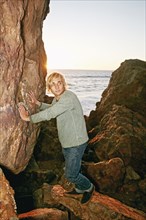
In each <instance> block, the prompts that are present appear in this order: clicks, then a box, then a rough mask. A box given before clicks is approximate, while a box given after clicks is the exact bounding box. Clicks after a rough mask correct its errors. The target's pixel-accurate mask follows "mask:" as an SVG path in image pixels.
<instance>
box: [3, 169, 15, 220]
mask: <svg viewBox="0 0 146 220" xmlns="http://www.w3.org/2000/svg"><path fill="white" fill-rule="evenodd" d="M0 219H1V220H9V219H13V220H18V218H17V207H16V203H15V200H14V190H13V189H12V187H11V186H10V185H9V182H8V180H7V179H6V178H5V176H4V174H3V172H2V170H1V169H0Z"/></svg>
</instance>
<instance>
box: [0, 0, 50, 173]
mask: <svg viewBox="0 0 146 220" xmlns="http://www.w3.org/2000/svg"><path fill="white" fill-rule="evenodd" d="M48 9H49V0H36V1H29V0H25V1H15V0H6V1H5V0H4V1H3V0H1V2H0V14H1V50H0V58H1V81H0V97H1V99H0V128H1V131H0V164H1V165H3V166H4V167H7V168H8V169H9V170H11V171H12V172H14V173H19V172H20V171H22V170H24V169H25V167H26V166H27V164H28V161H29V160H30V158H31V156H32V152H33V149H34V145H35V143H36V138H37V136H38V131H39V126H38V125H31V124H30V123H27V122H23V121H22V120H21V119H20V117H19V114H18V110H17V103H18V102H20V101H23V102H24V103H26V102H27V101H28V96H27V92H29V91H30V90H33V91H34V93H35V94H36V96H37V98H39V99H40V100H43V96H44V94H45V76H46V68H45V65H46V54H45V51H44V45H43V42H42V26H43V20H44V18H45V16H46V14H47V12H48ZM27 103H28V102H27ZM29 107H30V106H28V109H29ZM31 109H33V110H32V112H33V111H34V107H32V108H31ZM6 158H7V159H6Z"/></svg>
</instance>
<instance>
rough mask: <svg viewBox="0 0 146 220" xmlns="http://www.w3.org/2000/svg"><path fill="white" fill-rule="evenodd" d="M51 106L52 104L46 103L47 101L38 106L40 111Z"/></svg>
mask: <svg viewBox="0 0 146 220" xmlns="http://www.w3.org/2000/svg"><path fill="white" fill-rule="evenodd" d="M51 106H52V104H47V103H43V102H42V103H41V106H40V108H39V109H40V111H42V110H45V109H47V108H49V107H51Z"/></svg>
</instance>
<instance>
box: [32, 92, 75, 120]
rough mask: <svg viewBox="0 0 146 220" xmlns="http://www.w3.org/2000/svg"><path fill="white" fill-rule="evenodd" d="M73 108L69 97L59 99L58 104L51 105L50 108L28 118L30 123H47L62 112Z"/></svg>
mask: <svg viewBox="0 0 146 220" xmlns="http://www.w3.org/2000/svg"><path fill="white" fill-rule="evenodd" d="M72 108H73V103H72V100H71V99H70V98H69V97H65V96H63V97H61V98H60V99H59V101H58V102H56V103H55V104H53V105H52V106H51V107H49V108H46V109H44V110H42V111H40V112H38V113H36V114H33V115H31V116H30V120H31V122H32V123H38V122H41V121H46V120H47V121H49V120H51V119H52V118H56V117H57V116H59V115H61V114H63V113H64V112H66V111H68V110H71V109H72Z"/></svg>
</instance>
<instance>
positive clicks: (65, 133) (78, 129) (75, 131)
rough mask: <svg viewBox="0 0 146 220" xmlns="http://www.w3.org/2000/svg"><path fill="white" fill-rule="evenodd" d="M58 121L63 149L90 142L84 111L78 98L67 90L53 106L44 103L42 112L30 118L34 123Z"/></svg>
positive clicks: (54, 101) (53, 102) (41, 108)
mask: <svg viewBox="0 0 146 220" xmlns="http://www.w3.org/2000/svg"><path fill="white" fill-rule="evenodd" d="M52 118H56V119H57V129H58V136H59V140H60V143H61V145H62V147H64V148H67V147H74V146H78V145H81V144H84V143H85V142H87V141H88V135H87V130H86V124H85V120H84V115H83V110H82V107H81V104H80V102H79V100H78V98H77V96H76V95H75V94H74V93H73V92H71V91H69V90H66V91H65V92H64V93H63V94H62V95H61V97H60V99H59V100H58V101H57V100H56V99H55V98H54V99H53V101H52V104H51V105H50V104H46V103H42V105H41V107H40V112H38V113H36V114H33V115H31V116H30V119H31V121H32V123H38V122H41V121H45V120H50V119H52Z"/></svg>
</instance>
